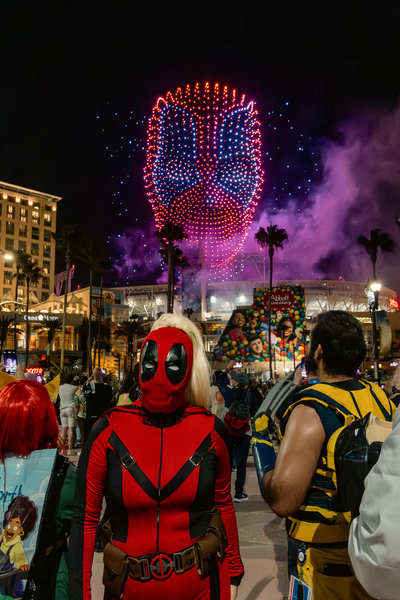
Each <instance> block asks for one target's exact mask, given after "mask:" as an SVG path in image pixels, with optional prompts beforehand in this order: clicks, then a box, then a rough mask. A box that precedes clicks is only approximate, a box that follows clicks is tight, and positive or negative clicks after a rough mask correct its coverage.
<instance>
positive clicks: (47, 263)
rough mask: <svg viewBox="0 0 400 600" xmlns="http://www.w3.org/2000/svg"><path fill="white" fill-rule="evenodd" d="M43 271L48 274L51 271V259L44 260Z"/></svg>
mask: <svg viewBox="0 0 400 600" xmlns="http://www.w3.org/2000/svg"><path fill="white" fill-rule="evenodd" d="M43 273H44V274H45V275H48V274H49V273H50V261H49V260H44V261H43Z"/></svg>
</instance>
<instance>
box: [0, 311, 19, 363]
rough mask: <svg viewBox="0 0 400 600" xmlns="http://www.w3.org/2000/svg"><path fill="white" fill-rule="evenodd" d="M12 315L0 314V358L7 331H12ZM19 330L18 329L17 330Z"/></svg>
mask: <svg viewBox="0 0 400 600" xmlns="http://www.w3.org/2000/svg"><path fill="white" fill-rule="evenodd" d="M13 322H14V317H12V316H11V315H0V358H1V355H2V353H3V348H4V344H5V343H6V341H7V336H8V334H9V332H13V331H14V325H13ZM17 331H18V332H19V331H21V330H20V329H18V330H17Z"/></svg>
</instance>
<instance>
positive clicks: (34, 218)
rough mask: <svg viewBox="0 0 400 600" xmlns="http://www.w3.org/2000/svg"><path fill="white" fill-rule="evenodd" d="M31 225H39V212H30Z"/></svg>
mask: <svg viewBox="0 0 400 600" xmlns="http://www.w3.org/2000/svg"><path fill="white" fill-rule="evenodd" d="M32 224H33V225H39V224H40V218H39V211H38V210H33V211H32Z"/></svg>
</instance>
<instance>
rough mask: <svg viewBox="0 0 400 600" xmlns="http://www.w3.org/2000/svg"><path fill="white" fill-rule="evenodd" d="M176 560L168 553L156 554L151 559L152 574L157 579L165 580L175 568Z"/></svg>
mask: <svg viewBox="0 0 400 600" xmlns="http://www.w3.org/2000/svg"><path fill="white" fill-rule="evenodd" d="M173 567H174V560H173V558H172V557H171V556H169V555H168V554H156V555H155V556H153V558H152V559H151V561H150V567H149V568H150V571H151V576H152V577H153V578H154V579H157V581H164V580H165V579H168V577H169V576H170V575H171V574H172V571H173V570H174V568H173Z"/></svg>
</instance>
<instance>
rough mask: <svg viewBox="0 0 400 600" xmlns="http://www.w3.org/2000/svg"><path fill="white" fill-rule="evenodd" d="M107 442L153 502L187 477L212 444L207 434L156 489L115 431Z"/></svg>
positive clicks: (164, 495) (178, 485)
mask: <svg viewBox="0 0 400 600" xmlns="http://www.w3.org/2000/svg"><path fill="white" fill-rule="evenodd" d="M108 441H109V443H110V445H111V446H112V448H113V449H114V450H115V452H116V454H117V456H118V458H119V460H120V461H121V464H122V466H123V467H125V469H127V471H128V472H129V473H130V475H132V477H133V478H134V480H135V481H136V483H137V484H138V485H139V486H140V487H141V488H142V490H143V491H144V492H145V493H146V494H147V495H148V496H149V497H150V498H151V499H152V500H154V501H155V502H162V501H163V500H165V499H166V498H168V496H171V494H173V493H174V492H175V491H176V490H177V489H178V488H179V487H180V486H181V485H182V483H183V482H184V481H185V479H187V478H188V477H189V475H190V474H191V473H192V472H193V471H194V470H195V469H196V468H197V467H198V466H199V465H200V464H201V462H202V461H203V458H204V457H205V455H206V454H207V452H208V451H209V450H210V448H211V446H212V442H211V436H210V434H208V435H207V436H206V437H205V438H204V440H203V441H202V442H201V444H200V445H199V446H198V448H197V450H196V451H195V452H194V454H193V455H192V456H191V457H190V458H189V459H188V460H187V461H186V462H185V464H184V465H183V466H182V467H181V468H180V469H179V471H178V472H177V473H176V474H175V475H174V476H173V477H172V479H171V480H170V481H169V482H168V483H167V485H165V486H164V487H163V488H162V490H160V491H158V490H157V488H156V487H155V485H154V484H153V483H152V482H151V481H150V479H149V478H148V477H147V475H146V474H145V473H144V472H143V471H142V469H141V468H140V467H139V465H138V464H137V462H136V461H135V460H134V459H133V458H132V456H131V455H130V453H129V451H128V449H127V447H126V446H125V444H124V443H123V442H122V441H121V440H120V438H119V437H118V436H117V434H116V433H115V431H113V432H112V434H111V435H110V437H109V440H108Z"/></svg>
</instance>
